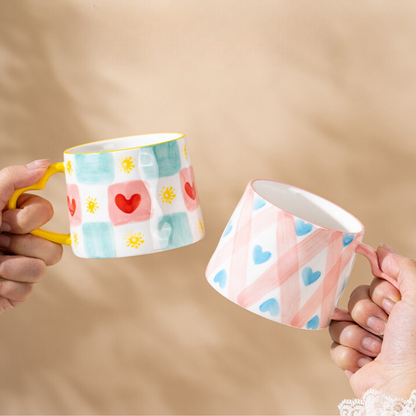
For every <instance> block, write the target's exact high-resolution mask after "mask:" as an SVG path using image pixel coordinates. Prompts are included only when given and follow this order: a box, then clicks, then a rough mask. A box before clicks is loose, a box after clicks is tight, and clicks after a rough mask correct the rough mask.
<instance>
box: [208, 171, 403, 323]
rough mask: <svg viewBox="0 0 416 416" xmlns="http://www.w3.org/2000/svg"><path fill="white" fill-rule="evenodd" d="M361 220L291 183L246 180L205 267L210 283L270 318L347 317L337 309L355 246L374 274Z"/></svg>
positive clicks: (317, 320) (378, 273)
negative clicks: (244, 189) (242, 192)
mask: <svg viewBox="0 0 416 416" xmlns="http://www.w3.org/2000/svg"><path fill="white" fill-rule="evenodd" d="M363 235H364V226H363V225H362V223H361V222H360V221H359V220H358V219H357V218H355V217H354V216H353V215H351V214H350V213H348V212H347V211H345V210H343V209H342V208H340V207H339V206H337V205H335V204H333V203H332V202H330V201H327V200H326V199H324V198H321V197H319V196H317V195H314V194H312V193H310V192H307V191H304V190H302V189H300V188H296V187H294V186H290V185H286V184H283V183H279V182H275V181H271V180H262V179H255V180H252V181H251V182H250V183H249V184H248V186H247V188H246V191H245V193H244V195H243V197H242V199H241V200H240V202H239V204H238V206H237V208H236V209H235V211H234V213H233V215H232V217H231V219H230V221H229V222H228V224H227V226H226V228H225V230H224V232H223V234H222V237H221V239H220V241H219V243H218V246H217V248H216V250H215V252H214V254H213V255H212V258H211V260H210V262H209V264H208V268H207V270H206V277H207V279H208V282H209V283H210V284H211V286H213V287H214V289H216V290H217V291H218V292H219V293H221V294H222V295H224V296H225V297H226V298H228V299H229V300H231V301H233V302H234V303H236V304H237V305H239V306H242V307H243V308H245V309H247V310H249V311H251V312H254V313H256V314H258V315H260V316H262V317H265V318H268V319H271V320H273V321H275V322H279V323H282V324H286V325H289V326H292V327H296V328H303V329H322V328H325V327H327V326H328V325H329V323H330V321H331V320H332V319H335V320H347V321H351V316H350V315H349V314H348V312H346V311H342V310H340V309H338V308H337V305H338V302H339V300H340V298H341V296H342V293H343V291H344V289H345V285H346V283H347V280H348V277H349V275H350V273H351V269H352V267H353V264H354V260H355V257H356V253H359V254H363V255H364V256H365V257H367V259H368V260H369V261H370V265H371V269H372V273H373V274H374V276H377V277H380V278H384V279H386V280H388V281H389V282H390V283H392V284H393V285H395V286H396V287H397V283H396V282H395V281H394V280H393V279H392V278H391V277H389V276H388V275H386V274H385V273H383V272H382V271H381V270H380V267H379V264H378V259H377V255H376V253H375V251H374V250H373V249H372V248H371V247H369V246H367V245H365V244H363V243H362V239H363Z"/></svg>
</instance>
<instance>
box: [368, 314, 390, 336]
mask: <svg viewBox="0 0 416 416" xmlns="http://www.w3.org/2000/svg"><path fill="white" fill-rule="evenodd" d="M367 326H368V327H369V328H370V329H371V330H373V331H374V332H375V333H376V334H378V335H383V334H384V329H385V327H386V321H385V320H383V319H380V318H377V317H376V316H371V317H370V318H368V319H367Z"/></svg>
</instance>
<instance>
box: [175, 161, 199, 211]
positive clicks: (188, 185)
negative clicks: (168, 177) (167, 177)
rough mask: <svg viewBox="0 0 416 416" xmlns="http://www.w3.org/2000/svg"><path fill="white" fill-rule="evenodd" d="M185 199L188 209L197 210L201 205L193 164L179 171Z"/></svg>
mask: <svg viewBox="0 0 416 416" xmlns="http://www.w3.org/2000/svg"><path fill="white" fill-rule="evenodd" d="M179 176H180V180H181V189H182V195H183V200H184V202H185V206H186V209H187V210H188V211H195V210H196V209H197V208H198V207H199V197H198V192H197V190H196V184H195V178H194V170H193V168H192V166H190V167H189V168H183V169H182V170H181V171H180V172H179Z"/></svg>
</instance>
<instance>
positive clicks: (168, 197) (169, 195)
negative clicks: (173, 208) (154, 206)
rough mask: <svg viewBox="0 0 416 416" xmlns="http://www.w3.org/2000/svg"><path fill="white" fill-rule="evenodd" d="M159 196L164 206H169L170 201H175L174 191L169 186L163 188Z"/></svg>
mask: <svg viewBox="0 0 416 416" xmlns="http://www.w3.org/2000/svg"><path fill="white" fill-rule="evenodd" d="M159 196H160V197H161V198H162V202H163V203H164V204H171V203H172V201H173V200H174V199H175V197H176V194H175V190H174V189H173V188H172V187H171V186H169V188H166V187H165V186H164V187H163V188H162V191H161V192H160V194H159Z"/></svg>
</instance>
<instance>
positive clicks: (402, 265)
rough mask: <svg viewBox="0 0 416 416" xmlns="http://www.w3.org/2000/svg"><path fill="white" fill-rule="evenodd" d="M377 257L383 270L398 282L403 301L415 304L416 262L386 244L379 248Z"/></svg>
mask: <svg viewBox="0 0 416 416" xmlns="http://www.w3.org/2000/svg"><path fill="white" fill-rule="evenodd" d="M377 256H378V260H379V264H380V268H381V270H382V271H383V272H384V273H386V274H388V275H389V276H391V277H392V278H393V279H396V280H397V283H398V285H399V290H400V292H401V295H402V299H403V300H405V299H406V298H408V299H409V301H410V302H413V301H414V299H415V298H416V262H415V261H414V260H412V259H409V258H407V257H403V256H401V255H399V254H397V252H396V251H395V250H394V249H392V248H391V247H389V246H387V245H385V244H382V245H381V246H380V247H378V249H377Z"/></svg>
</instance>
